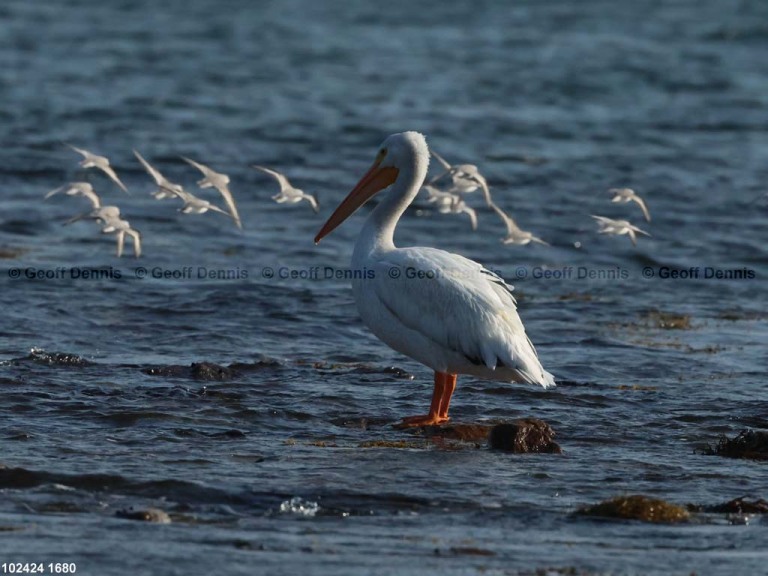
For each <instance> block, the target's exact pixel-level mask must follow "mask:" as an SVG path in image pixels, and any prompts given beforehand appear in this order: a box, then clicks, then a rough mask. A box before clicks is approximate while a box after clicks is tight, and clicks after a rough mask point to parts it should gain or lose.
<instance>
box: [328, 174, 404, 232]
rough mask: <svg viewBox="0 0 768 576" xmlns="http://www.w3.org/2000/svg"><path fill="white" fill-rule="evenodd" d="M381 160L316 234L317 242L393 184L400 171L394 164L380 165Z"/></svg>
mask: <svg viewBox="0 0 768 576" xmlns="http://www.w3.org/2000/svg"><path fill="white" fill-rule="evenodd" d="M379 164H381V160H377V161H376V162H374V163H373V166H371V169H370V170H368V172H366V173H365V176H363V177H362V178H361V179H360V182H358V183H357V186H355V187H354V188H353V189H352V192H350V193H349V195H348V196H347V197H346V198H344V200H343V201H342V203H341V204H339V207H338V208H336V210H335V211H334V213H333V214H331V217H330V218H328V221H327V222H326V223H325V224H324V225H323V227H322V228H321V229H320V232H318V233H317V236H315V244H317V243H318V242H320V240H322V239H323V238H324V237H325V236H327V235H328V234H330V233H331V232H332V231H333V230H334V229H335V228H336V227H337V226H338V225H339V224H341V223H342V222H344V220H346V219H347V218H349V217H350V216H351V215H352V214H353V213H354V212H355V210H357V209H358V208H360V206H362V205H363V204H365V202H366V201H367V200H368V199H369V198H370V197H371V196H373V195H374V194H376V192H379V191H381V190H383V189H384V188H386V187H387V186H389V185H390V184H392V183H393V182H394V181H395V180H396V179H397V175H398V174H399V173H400V171H399V170H398V169H397V168H395V167H394V166H385V167H384V168H381V167H379Z"/></svg>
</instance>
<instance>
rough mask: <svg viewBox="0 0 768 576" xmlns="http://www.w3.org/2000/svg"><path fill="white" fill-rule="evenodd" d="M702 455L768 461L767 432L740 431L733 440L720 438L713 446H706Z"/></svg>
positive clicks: (724, 437)
mask: <svg viewBox="0 0 768 576" xmlns="http://www.w3.org/2000/svg"><path fill="white" fill-rule="evenodd" d="M703 453H704V454H706V455H708V456H725V457H726V458H746V459H749V460H768V432H763V431H756V430H742V431H741V432H739V435H738V436H736V437H735V438H727V437H726V436H721V437H720V439H719V440H718V441H717V444H716V445H715V446H707V447H706V448H705V449H704V450H703Z"/></svg>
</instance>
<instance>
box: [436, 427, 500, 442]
mask: <svg viewBox="0 0 768 576" xmlns="http://www.w3.org/2000/svg"><path fill="white" fill-rule="evenodd" d="M492 428H493V426H492V425H490V424H448V425H445V426H427V427H425V429H424V432H425V434H426V436H428V437H440V438H446V439H449V440H461V441H462V442H485V441H486V440H488V435H489V434H490V433H491V430H492Z"/></svg>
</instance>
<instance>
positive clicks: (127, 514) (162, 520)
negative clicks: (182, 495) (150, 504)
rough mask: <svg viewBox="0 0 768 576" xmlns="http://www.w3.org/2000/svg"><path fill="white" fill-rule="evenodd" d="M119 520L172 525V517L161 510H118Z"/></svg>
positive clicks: (116, 513) (116, 514)
mask: <svg viewBox="0 0 768 576" xmlns="http://www.w3.org/2000/svg"><path fill="white" fill-rule="evenodd" d="M115 516H117V517H118V518H125V519H126V520H141V521H142V522H154V523H155V524H170V523H171V517H170V516H168V514H166V513H165V512H163V511H162V510H160V509H159V508H145V509H144V510H134V509H133V508H128V509H127V510H118V511H117V512H115Z"/></svg>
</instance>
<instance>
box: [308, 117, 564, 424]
mask: <svg viewBox="0 0 768 576" xmlns="http://www.w3.org/2000/svg"><path fill="white" fill-rule="evenodd" d="M428 164H429V150H428V148H427V143H426V141H425V139H424V136H422V135H421V134H419V133H417V132H404V133H401V134H393V135H392V136H390V137H389V138H387V139H386V140H385V141H384V143H383V144H382V146H381V148H380V149H379V153H378V155H377V156H376V160H375V162H374V163H373V166H372V167H371V168H370V170H369V171H368V172H367V173H366V174H365V176H363V178H362V179H361V180H360V182H359V183H358V184H357V186H355V188H354V189H353V190H352V192H350V193H349V196H347V197H346V199H344V201H343V202H342V203H341V204H340V205H339V207H338V208H336V211H335V212H334V213H333V214H332V215H331V217H330V218H329V219H328V221H327V222H326V223H325V225H324V226H323V227H322V228H321V229H320V231H319V232H318V234H317V236H316V237H315V242H319V241H320V240H321V239H322V238H323V237H325V236H326V235H328V234H329V233H330V232H331V231H332V230H334V229H335V228H336V227H337V226H338V225H339V224H341V223H342V222H343V221H344V220H345V219H346V218H347V217H348V216H349V215H350V214H352V213H353V212H354V211H355V210H357V208H359V207H360V206H362V205H363V204H364V203H365V202H366V200H368V199H369V198H371V197H372V196H373V195H374V194H376V193H377V192H379V191H380V190H383V189H384V188H386V187H388V186H390V185H392V188H391V189H390V190H389V192H388V193H386V194H385V195H384V196H383V197H382V198H381V201H380V202H379V204H378V206H376V208H375V209H374V210H373V212H372V213H371V215H370V216H369V217H368V219H367V220H366V222H365V225H364V226H363V229H362V231H361V232H360V235H359V237H358V239H357V242H356V244H355V249H354V252H353V255H352V269H353V270H366V271H373V277H369V276H371V274H361V275H359V277H358V276H355V279H354V280H353V281H352V290H353V294H354V297H355V302H356V303H357V308H358V310H359V312H360V316H361V317H362V319H363V322H364V323H365V324H366V325H367V326H368V327H369V328H370V329H371V331H372V332H373V333H374V334H375V335H376V336H378V337H379V338H380V339H381V340H382V341H384V343H386V344H387V345H389V346H390V347H392V348H394V349H395V350H397V351H398V352H401V353H403V354H405V355H406V356H410V357H411V358H413V359H414V360H417V361H418V362H421V363H422V364H424V365H426V366H428V367H429V368H432V370H434V371H435V387H434V392H433V394H432V404H431V406H430V408H429V413H428V414H426V415H423V416H413V417H410V418H405V419H404V420H403V422H402V425H403V426H427V425H435V424H441V423H444V422H447V421H448V405H449V403H450V400H451V395H452V394H453V391H454V389H455V387H456V378H457V375H458V374H470V375H474V376H477V377H480V378H486V379H490V380H503V381H510V382H511V381H514V382H527V383H531V384H539V385H541V386H543V387H545V388H547V387H549V386H554V385H555V380H554V377H553V376H552V374H550V373H549V372H547V371H546V370H544V368H543V367H542V366H541V363H540V362H539V358H538V356H537V354H536V350H535V348H534V347H533V344H532V343H531V341H530V340H529V339H528V336H526V334H525V329H524V328H523V323H522V322H521V321H520V317H519V316H518V314H517V305H516V302H515V299H514V297H513V296H512V289H511V287H510V286H507V284H505V283H504V280H502V279H501V278H500V277H499V276H497V275H496V274H494V273H493V272H491V271H490V270H486V269H485V268H483V267H482V266H481V265H480V264H478V263H477V262H473V261H472V260H469V259H467V258H464V257H463V256H459V255H457V254H451V253H449V252H444V251H442V250H437V249H435V248H416V247H413V248H396V247H395V245H394V242H393V236H394V232H395V226H396V225H397V222H398V220H399V219H400V216H402V214H403V212H405V210H406V208H408V206H409V204H410V203H411V202H412V201H413V199H414V198H415V197H416V195H417V194H418V192H419V190H420V189H421V186H422V184H423V182H424V178H425V176H426V174H427V166H428Z"/></svg>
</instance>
